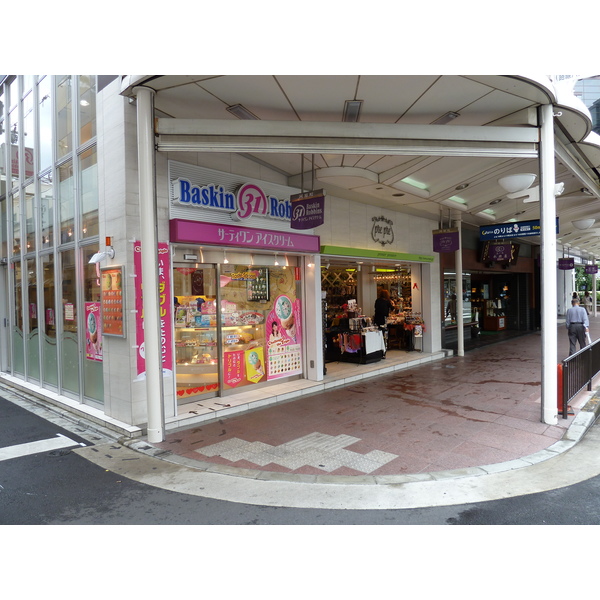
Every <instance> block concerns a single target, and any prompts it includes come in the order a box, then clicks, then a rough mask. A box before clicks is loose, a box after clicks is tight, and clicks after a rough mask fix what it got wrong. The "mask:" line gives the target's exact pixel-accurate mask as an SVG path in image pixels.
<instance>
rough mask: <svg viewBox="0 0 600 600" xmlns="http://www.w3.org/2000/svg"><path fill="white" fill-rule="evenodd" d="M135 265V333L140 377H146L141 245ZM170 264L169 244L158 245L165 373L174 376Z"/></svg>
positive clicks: (135, 248) (136, 250)
mask: <svg viewBox="0 0 600 600" xmlns="http://www.w3.org/2000/svg"><path fill="white" fill-rule="evenodd" d="M133 265H134V269H135V274H136V277H135V308H136V312H135V323H136V327H135V333H136V344H137V347H138V353H137V380H141V379H145V377H146V356H145V346H144V303H143V299H142V298H143V291H142V290H143V287H142V284H143V282H142V244H141V242H139V241H136V242H134V244H133ZM170 273H171V263H170V253H169V245H168V244H166V243H164V242H159V244H158V274H159V277H158V296H159V305H160V339H161V356H162V366H163V375H166V376H172V375H173V330H172V323H173V316H172V312H171V302H172V294H171V275H170Z"/></svg>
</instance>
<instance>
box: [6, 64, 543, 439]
mask: <svg viewBox="0 0 600 600" xmlns="http://www.w3.org/2000/svg"><path fill="white" fill-rule="evenodd" d="M124 90H125V91H124ZM127 90H128V88H127V85H126V84H125V83H124V78H121V77H99V76H93V75H89V76H84V75H71V76H54V75H53V76H50V75H48V76H7V77H5V78H4V79H3V80H2V83H1V84H0V147H1V149H2V154H1V157H0V184H1V186H2V187H1V188H0V224H1V227H0V236H1V237H0V240H1V256H0V273H1V277H0V282H1V284H2V294H0V316H1V317H2V318H3V323H4V327H3V330H4V333H5V335H3V336H2V338H1V341H0V370H1V372H2V376H1V380H2V382H3V383H4V384H9V385H13V386H16V387H20V388H21V389H24V390H27V391H28V392H29V393H33V394H35V395H37V396H38V397H40V398H41V399H44V400H46V401H48V402H52V403H55V404H59V405H61V406H65V407H67V408H68V409H69V410H72V411H74V412H80V413H85V414H86V415H87V416H88V417H90V418H93V419H97V420H98V421H99V422H102V423H104V424H107V425H109V426H113V427H115V428H116V429H118V430H119V431H121V432H123V433H125V434H128V435H140V434H141V433H143V432H144V431H145V430H146V428H147V427H148V422H149V386H148V381H149V377H150V376H152V377H154V375H155V373H154V372H150V370H149V369H152V368H154V367H153V366H151V367H149V368H148V369H147V367H146V356H147V354H149V353H150V352H151V351H155V350H156V351H157V352H159V355H160V362H161V365H162V372H161V373H160V387H161V389H160V392H161V394H160V396H161V412H162V417H163V419H165V421H166V423H167V427H169V426H177V425H181V424H182V422H183V421H185V419H184V418H183V415H185V416H186V417H189V422H193V419H194V412H196V413H197V412H198V411H195V409H196V408H197V407H203V408H204V409H206V414H207V415H208V416H207V417H206V418H208V417H209V416H210V411H211V410H214V409H216V408H217V407H222V406H229V404H230V403H231V401H232V399H234V398H235V399H236V402H237V406H238V407H241V408H240V409H246V408H248V407H249V406H258V405H259V404H258V403H259V402H260V401H261V399H263V398H265V397H267V396H269V395H273V394H274V393H275V392H274V390H282V389H285V386H286V384H289V383H290V382H295V381H298V380H309V381H313V382H322V381H323V380H325V379H326V377H327V370H328V364H329V363H333V362H339V361H348V362H355V363H356V365H357V369H358V370H360V369H363V368H365V367H364V366H363V365H367V364H370V363H372V362H376V361H380V360H382V359H383V357H384V356H385V354H386V350H389V351H395V352H407V353H408V352H421V353H422V355H427V356H429V357H443V356H444V352H443V348H444V342H445V338H444V336H446V335H447V331H446V330H447V329H448V326H449V325H450V326H451V323H450V322H447V317H448V315H447V314H446V304H447V301H448V296H449V295H451V289H452V286H453V285H454V284H455V282H456V277H455V279H454V284H453V281H452V278H451V274H452V273H453V269H454V268H455V264H454V263H453V262H452V261H449V260H448V257H444V256H443V254H440V252H438V251H434V249H433V243H432V236H433V233H434V232H435V231H439V230H440V228H441V227H442V226H443V218H444V217H445V215H446V214H449V215H450V214H451V215H452V217H453V218H456V214H457V213H456V211H455V210H451V209H450V210H449V209H448V208H447V207H452V206H453V205H452V202H450V204H448V202H447V201H446V200H445V199H442V201H441V204H443V206H442V207H441V208H440V209H438V205H435V204H434V207H433V209H432V211H431V212H430V214H429V215H427V214H417V213H415V212H414V211H412V210H411V203H410V201H409V198H410V195H411V194H414V195H415V196H414V198H415V200H420V199H424V198H427V197H428V194H429V192H427V191H426V190H423V189H418V187H419V185H420V184H419V183H418V182H414V181H412V182H410V181H409V180H408V178H407V177H405V178H403V179H402V180H400V179H399V175H398V176H396V175H394V173H392V171H394V169H397V170H398V173H400V172H401V170H403V169H404V170H408V168H407V167H406V166H405V167H403V169H399V168H398V167H394V168H388V169H387V171H385V173H386V174H388V175H389V177H390V180H392V179H393V180H394V181H395V182H396V186H397V187H396V188H394V189H393V190H392V191H394V192H395V193H394V196H397V197H401V196H404V191H402V192H399V190H408V192H407V195H408V198H407V199H405V200H406V201H405V202H404V204H402V203H393V202H373V201H372V195H373V194H375V195H376V194H379V195H381V194H382V193H383V192H381V191H380V190H382V189H383V188H384V187H386V186H380V185H379V182H378V181H375V180H372V181H370V180H369V178H371V177H372V171H367V170H366V169H364V168H362V169H361V168H360V167H359V165H358V164H355V165H354V166H353V167H352V168H351V169H350V170H348V168H347V166H345V165H342V164H340V165H339V166H338V167H334V168H333V169H332V168H330V169H329V170H327V169H325V168H322V169H321V170H320V171H319V174H320V176H321V178H322V179H321V182H329V183H330V184H331V188H330V189H328V190H326V191H325V192H324V193H323V194H322V195H319V190H315V189H314V186H310V185H308V184H307V181H305V180H304V179H305V178H306V179H308V178H309V176H310V175H311V173H310V172H307V173H305V172H304V168H303V167H301V168H300V173H301V175H302V178H301V177H299V176H295V177H290V176H289V175H288V174H287V173H285V172H284V171H283V170H282V169H281V168H278V167H276V166H274V165H273V164H272V163H269V162H268V161H266V160H261V159H260V158H257V156H256V155H252V154H251V153H246V152H242V151H240V150H239V149H228V147H227V144H226V143H225V142H223V141H222V140H221V139H219V142H218V143H219V144H222V146H219V147H218V148H216V149H214V150H209V149H196V148H192V149H190V148H187V147H185V143H184V142H185V136H184V138H181V139H183V140H184V141H183V142H181V144H182V146H181V148H180V147H179V146H178V144H179V142H177V143H176V144H174V145H173V146H172V147H171V148H167V147H163V148H161V147H160V144H158V145H157V146H156V149H154V148H153V152H152V159H151V161H150V162H151V163H152V168H153V169H154V174H153V176H152V181H153V185H152V192H151V193H152V195H153V199H152V202H151V203H150V204H148V202H147V200H148V199H147V198H146V196H147V194H148V192H147V189H146V188H144V187H143V186H142V183H141V181H142V177H143V175H142V173H141V168H140V164H141V163H140V161H141V158H140V155H141V150H140V145H139V139H140V121H139V112H140V108H139V106H138V102H137V100H136V97H135V94H131V93H129V92H128V91H127ZM190 106H192V104H190ZM229 108H232V106H229V107H228V108H227V110H229ZM510 110H512V107H508V108H507V111H510ZM184 112H185V111H184ZM155 114H156V115H157V116H159V117H162V116H163V113H161V111H160V110H157V111H156V113H155ZM157 127H158V128H160V125H159V126H157ZM157 131H158V130H157ZM167 137H168V136H167ZM160 139H161V140H162V139H163V138H160ZM290 139H291V138H290ZM273 140H274V141H273V144H274V148H275V147H276V144H277V142H276V139H275V138H273ZM211 143H212V142H211ZM369 143H370V142H369V141H365V142H364V144H365V145H368V144H369ZM269 151H275V150H271V149H269ZM327 151H329V147H328V146H327V144H326V143H325V142H323V146H322V152H323V153H326V152H327ZM452 151H454V150H452ZM283 152H285V150H282V153H283ZM407 152H408V151H407ZM410 152H413V153H415V151H414V150H410ZM419 152H420V153H421V154H427V152H423V151H419ZM470 152H471V151H469V153H470ZM429 154H430V155H431V156H434V151H433V150H430V151H429ZM282 156H283V154H282ZM431 156H430V157H429V158H427V159H426V161H425V162H426V163H428V164H429V163H431V164H433V163H434V162H435V161H433V160H432V158H431ZM532 156H533V154H532ZM302 160H303V161H304V154H302ZM377 160H380V161H381V162H382V163H385V157H384V156H382V157H376V158H375V159H373V162H376V161H377ZM422 160H423V159H422V158H420V159H418V160H417V159H409V160H407V164H409V165H412V164H413V162H414V163H415V164H417V162H419V161H422ZM332 162H333V161H332ZM313 165H314V160H313ZM336 169H337V170H336ZM352 169H353V170H352ZM312 175H313V177H314V169H313V173H312ZM365 178H366V183H365ZM379 179H380V180H382V176H380V178H379ZM342 180H344V181H347V180H353V181H356V182H358V183H357V185H356V189H359V188H361V189H364V190H365V191H364V192H361V191H360V190H359V191H353V192H352V193H348V194H346V193H344V192H343V190H342V188H341V185H342V184H340V183H338V182H339V181H342ZM367 184H368V186H369V187H370V188H372V189H370V190H367V187H368V186H367ZM387 187H388V188H390V189H391V187H390V185H387ZM457 189H458V188H457ZM307 190H310V193H308V192H307ZM426 194H427V195H426ZM482 197H483V195H482V193H481V192H480V198H482ZM440 198H442V196H441V195H440ZM444 203H445V204H444ZM149 206H150V208H148V207H149ZM299 207H302V209H301V211H300V212H301V213H302V216H301V217H298V216H297V215H296V214H295V213H294V210H295V209H298V208H299ZM442 209H443V210H442ZM146 211H151V212H154V213H155V214H154V215H153V218H154V220H155V223H156V232H155V233H156V241H157V244H156V246H157V248H156V250H157V254H156V256H154V258H153V260H154V261H155V263H156V275H157V283H156V285H153V284H151V285H148V284H147V285H146V286H144V278H145V276H147V273H148V271H145V270H144V262H143V257H144V251H145V248H144V243H143V239H144V236H145V234H147V228H145V227H144V225H143V222H144V218H145V217H146V216H147V214H144V213H145V212H146ZM298 214H300V213H298ZM474 214H477V215H480V214H481V212H480V211H477V212H476V213H474ZM485 216H486V215H484V217H485ZM313 217H314V218H313ZM463 218H464V217H463ZM477 218H479V217H477ZM481 218H483V217H481ZM487 220H489V216H488V217H487ZM476 222H477V221H476V220H475V221H473V222H471V223H466V226H470V229H469V230H468V232H467V233H465V234H463V238H464V239H470V237H471V238H473V239H474V236H476V231H477V228H476V226H475V225H476ZM480 222H482V223H483V222H486V220H485V219H484V220H482V221H480ZM469 236H470V237H469ZM145 239H147V238H145ZM468 245H469V244H467V246H468ZM473 245H476V244H473ZM535 247H536V246H535V243H532V244H531V245H528V243H527V242H526V241H524V242H523V251H522V252H521V255H520V258H519V260H520V261H521V262H520V263H519V264H520V266H519V268H518V269H513V270H512V272H511V275H510V277H507V276H506V275H507V274H506V273H502V271H500V272H499V271H498V270H496V269H489V268H482V269H480V270H482V271H485V272H486V273H487V274H486V275H485V276H482V275H481V274H479V275H478V274H477V273H476V271H477V267H478V263H479V262H480V257H479V256H476V254H477V251H475V250H474V251H473V252H472V254H473V256H471V254H470V251H469V250H468V248H467V249H465V250H463V253H462V255H463V257H464V259H463V260H466V261H467V262H466V264H465V269H466V270H469V271H470V272H473V275H471V274H469V277H470V279H469V281H468V282H467V284H466V285H467V287H468V288H469V289H467V290H466V292H467V295H469V292H470V291H471V290H470V288H471V287H473V286H476V285H479V284H480V287H481V289H484V287H485V286H486V285H487V286H488V288H490V290H489V293H491V294H492V296H493V298H492V299H495V295H498V296H499V297H502V298H505V296H507V295H508V294H507V290H508V289H509V287H510V290H509V291H510V294H513V293H514V295H515V296H518V298H519V299H520V300H519V301H518V302H517V301H515V303H514V305H513V306H514V307H515V310H517V309H518V311H517V312H515V313H514V315H516V316H515V319H516V320H515V322H514V323H512V326H514V327H515V328H521V329H528V328H533V327H534V326H535V317H534V316H533V314H532V311H533V310H534V309H535V308H536V302H535V279H534V256H535V257H536V256H537V254H536V251H535ZM453 256H455V254H453ZM469 260H470V261H471V262H469ZM485 277H488V279H489V281H488V280H485V281H484V279H485ZM500 279H502V282H503V285H502V286H500V287H498V286H496V287H498V289H497V290H496V289H495V288H494V289H493V290H491V287H493V285H492V284H491V283H490V282H494V285H495V282H497V281H500ZM509 280H510V283H509V284H507V283H506V282H507V281H509ZM153 287H155V288H156V289H151V288H153ZM382 291H384V292H387V293H388V294H389V295H390V296H391V297H392V300H393V302H394V306H395V313H396V314H395V315H394V318H393V319H390V323H389V326H388V327H387V328H386V329H384V330H381V329H380V328H378V327H377V326H376V325H375V323H374V322H373V317H374V305H375V301H376V299H377V297H378V295H379V294H380V293H381V292H382ZM149 294H155V295H156V298H157V305H158V314H157V318H156V319H155V320H156V321H157V322H152V323H150V322H149V321H148V320H146V319H145V312H146V308H145V307H146V306H147V305H146V304H145V300H147V298H148V296H149ZM486 299H487V298H486ZM511 315H513V313H511ZM489 316H493V315H489ZM495 316H496V317H497V316H498V315H497V314H496V315H495ZM482 319H483V315H482ZM482 322H483V321H482ZM490 327H492V325H490ZM151 328H155V329H157V336H156V340H157V345H160V348H159V349H157V348H154V346H152V347H148V346H147V339H154V338H151V337H149V335H150V331H151ZM153 330H154V329H152V331H153ZM399 332H400V333H399ZM388 336H389V337H388ZM154 366H155V365H154ZM281 397H282V398H283V397H284V395H282V396H281ZM186 422H188V421H186Z"/></svg>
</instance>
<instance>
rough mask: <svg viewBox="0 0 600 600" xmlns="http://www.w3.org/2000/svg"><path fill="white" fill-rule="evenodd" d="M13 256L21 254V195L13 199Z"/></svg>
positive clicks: (14, 196)
mask: <svg viewBox="0 0 600 600" xmlns="http://www.w3.org/2000/svg"><path fill="white" fill-rule="evenodd" d="M12 232H13V255H19V254H21V201H20V199H19V193H18V192H15V193H14V194H13V197H12Z"/></svg>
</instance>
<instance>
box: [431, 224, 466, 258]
mask: <svg viewBox="0 0 600 600" xmlns="http://www.w3.org/2000/svg"><path fill="white" fill-rule="evenodd" d="M459 248H460V237H459V234H458V229H457V228H452V229H436V230H435V231H433V251H434V252H456V251H457V250H458V249H459Z"/></svg>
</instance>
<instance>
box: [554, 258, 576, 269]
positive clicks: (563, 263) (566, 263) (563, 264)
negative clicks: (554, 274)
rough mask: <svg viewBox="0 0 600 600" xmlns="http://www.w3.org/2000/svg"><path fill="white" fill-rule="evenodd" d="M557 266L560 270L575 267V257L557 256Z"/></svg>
mask: <svg viewBox="0 0 600 600" xmlns="http://www.w3.org/2000/svg"><path fill="white" fill-rule="evenodd" d="M558 268H559V269H560V270H561V271H569V270H571V269H574V268H575V259H574V258H559V259H558Z"/></svg>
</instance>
